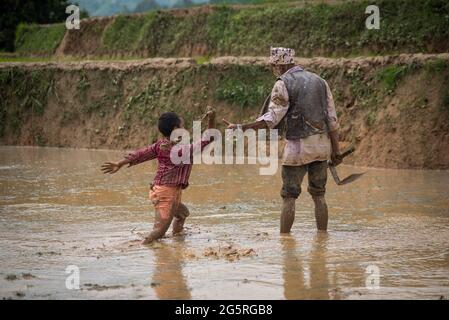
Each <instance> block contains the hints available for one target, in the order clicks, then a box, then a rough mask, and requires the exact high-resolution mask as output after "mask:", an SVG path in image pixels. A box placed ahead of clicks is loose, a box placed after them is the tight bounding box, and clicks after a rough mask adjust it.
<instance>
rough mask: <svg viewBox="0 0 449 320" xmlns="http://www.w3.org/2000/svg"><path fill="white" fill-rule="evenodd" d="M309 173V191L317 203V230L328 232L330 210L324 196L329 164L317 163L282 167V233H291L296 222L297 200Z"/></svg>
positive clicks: (324, 162)
mask: <svg viewBox="0 0 449 320" xmlns="http://www.w3.org/2000/svg"><path fill="white" fill-rule="evenodd" d="M306 173H308V177H309V186H308V188H307V191H308V192H309V193H310V194H311V195H312V198H313V201H314V203H315V220H316V226H317V229H318V230H320V231H326V230H327V222H328V210H327V204H326V200H325V199H324V194H325V193H326V182H327V162H326V161H315V162H311V163H309V164H306V165H303V166H282V189H281V196H282V199H283V204H282V210H281V228H280V231H281V233H289V232H290V230H291V227H292V225H293V221H294V220H295V200H296V199H297V198H298V197H299V195H300V194H301V183H302V180H303V179H304V176H305V174H306Z"/></svg>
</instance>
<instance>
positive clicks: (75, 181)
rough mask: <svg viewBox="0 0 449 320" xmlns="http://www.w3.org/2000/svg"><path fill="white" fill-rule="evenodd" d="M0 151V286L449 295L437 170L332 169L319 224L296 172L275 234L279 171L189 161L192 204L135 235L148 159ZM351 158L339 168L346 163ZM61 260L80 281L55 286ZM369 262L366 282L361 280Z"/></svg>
mask: <svg viewBox="0 0 449 320" xmlns="http://www.w3.org/2000/svg"><path fill="white" fill-rule="evenodd" d="M0 151H1V152H0V190H1V194H0V298H4V299H73V298H82V299H91V298H100V299H101V298H111V299H118V298H124V299H129V298H136V299H199V298H207V299H214V298H223V299H230V298H234V299H248V298H251V299H273V298H274V299H315V298H316V299H366V298H375V299H381V298H382V299H385V298H419V299H440V298H447V297H448V296H449V294H448V287H449V251H448V248H449V192H448V189H447V185H449V172H447V171H415V170H407V171H401V170H377V169H367V170H368V173H367V174H366V175H365V176H364V177H363V178H362V179H360V180H359V181H357V182H355V183H353V184H350V185H347V186H344V187H337V186H336V185H335V184H334V183H333V182H332V181H329V183H328V189H327V190H328V191H327V199H328V205H329V211H330V213H329V214H330V220H329V222H330V223H329V232H328V234H324V235H322V234H317V233H316V231H315V226H314V223H315V222H314V217H313V206H312V200H311V198H310V196H309V195H308V194H307V193H306V191H305V190H306V185H303V194H302V195H301V197H300V199H299V200H298V203H297V216H296V220H295V224H294V226H293V232H292V235H291V236H280V235H279V233H278V232H279V229H278V228H279V225H278V224H279V220H278V219H279V208H280V204H281V201H280V199H279V189H280V175H279V173H278V174H277V175H275V176H273V177H264V176H259V175H258V174H257V173H258V168H257V167H253V166H246V165H236V166H229V167H226V168H225V167H222V166H206V165H200V166H197V167H195V168H194V170H193V172H192V179H191V186H190V187H189V188H188V189H187V190H186V191H185V193H184V194H183V202H184V203H186V204H187V206H188V207H189V209H190V211H191V217H190V218H189V221H188V224H187V229H186V231H185V233H184V234H183V235H182V236H177V237H172V236H167V237H166V238H164V239H162V240H161V241H160V242H158V243H155V244H154V245H153V246H150V247H143V246H141V245H139V242H140V237H139V235H138V233H142V232H143V233H145V232H148V231H149V230H150V229H151V227H152V222H153V217H152V215H153V210H152V207H151V204H150V203H149V201H148V200H147V193H148V183H149V182H150V180H151V178H152V176H153V174H154V172H155V171H154V169H155V164H154V163H148V164H143V165H141V166H138V167H135V168H133V169H126V170H123V171H121V172H120V173H119V174H117V175H115V176H107V177H105V176H103V175H102V174H101V173H100V171H99V169H98V168H99V164H101V163H102V162H103V161H105V160H110V159H115V158H119V157H120V156H121V155H122V152H115V151H102V150H99V151H93V150H74V149H57V148H27V147H1V150H0ZM359 169H360V168H353V167H348V166H343V167H341V168H339V170H340V172H341V174H342V175H343V176H345V175H347V174H348V173H350V172H353V171H358V170H359ZM251 249H252V250H254V251H252V250H251ZM245 253H246V254H245ZM216 256H217V257H218V258H216ZM237 256H238V257H239V259H238V258H237ZM229 258H230V259H229ZM70 265H76V266H78V267H79V270H80V290H69V289H67V287H66V278H67V276H68V274H67V273H66V268H67V267H68V266H70ZM373 265H374V266H377V267H378V269H379V272H380V274H379V277H380V288H379V289H376V290H373V289H370V288H369V287H367V285H366V281H367V277H368V276H369V274H368V273H366V270H367V267H368V266H373Z"/></svg>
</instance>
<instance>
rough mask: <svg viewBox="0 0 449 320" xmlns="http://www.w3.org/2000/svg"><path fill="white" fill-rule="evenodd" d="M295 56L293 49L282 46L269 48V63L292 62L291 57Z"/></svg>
mask: <svg viewBox="0 0 449 320" xmlns="http://www.w3.org/2000/svg"><path fill="white" fill-rule="evenodd" d="M294 56H295V50H293V49H290V48H283V47H271V48H270V58H269V63H270V64H277V65H282V64H293V63H294V62H293V58H294Z"/></svg>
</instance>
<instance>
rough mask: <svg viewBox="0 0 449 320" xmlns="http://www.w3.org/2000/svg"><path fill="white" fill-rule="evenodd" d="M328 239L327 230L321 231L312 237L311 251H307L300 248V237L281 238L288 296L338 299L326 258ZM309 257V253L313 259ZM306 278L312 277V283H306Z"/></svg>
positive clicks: (310, 280) (288, 297)
mask: <svg viewBox="0 0 449 320" xmlns="http://www.w3.org/2000/svg"><path fill="white" fill-rule="evenodd" d="M328 241H329V236H328V233H325V232H318V233H317V234H316V235H315V237H314V238H313V240H312V246H311V250H310V252H308V253H307V254H304V253H301V252H299V251H298V249H299V248H298V244H297V240H296V239H295V238H294V237H293V236H291V235H287V236H283V237H282V238H281V243H282V248H283V257H284V266H283V278H284V297H285V298H286V299H289V300H297V299H330V298H332V299H338V298H339V296H338V295H337V294H336V293H335V290H332V288H333V287H334V286H335V283H332V284H331V283H330V282H329V271H328V268H327V260H326V256H327V245H328ZM307 256H310V259H307ZM306 278H308V279H309V285H306ZM331 290H332V292H331Z"/></svg>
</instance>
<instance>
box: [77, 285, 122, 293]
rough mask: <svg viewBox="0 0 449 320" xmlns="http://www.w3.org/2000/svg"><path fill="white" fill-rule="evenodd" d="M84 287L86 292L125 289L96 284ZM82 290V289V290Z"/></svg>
mask: <svg viewBox="0 0 449 320" xmlns="http://www.w3.org/2000/svg"><path fill="white" fill-rule="evenodd" d="M84 287H86V290H95V291H105V290H114V289H122V288H125V287H124V286H122V285H111V286H106V285H99V284H96V283H86V284H85V285H84ZM83 289H84V288H83Z"/></svg>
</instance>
